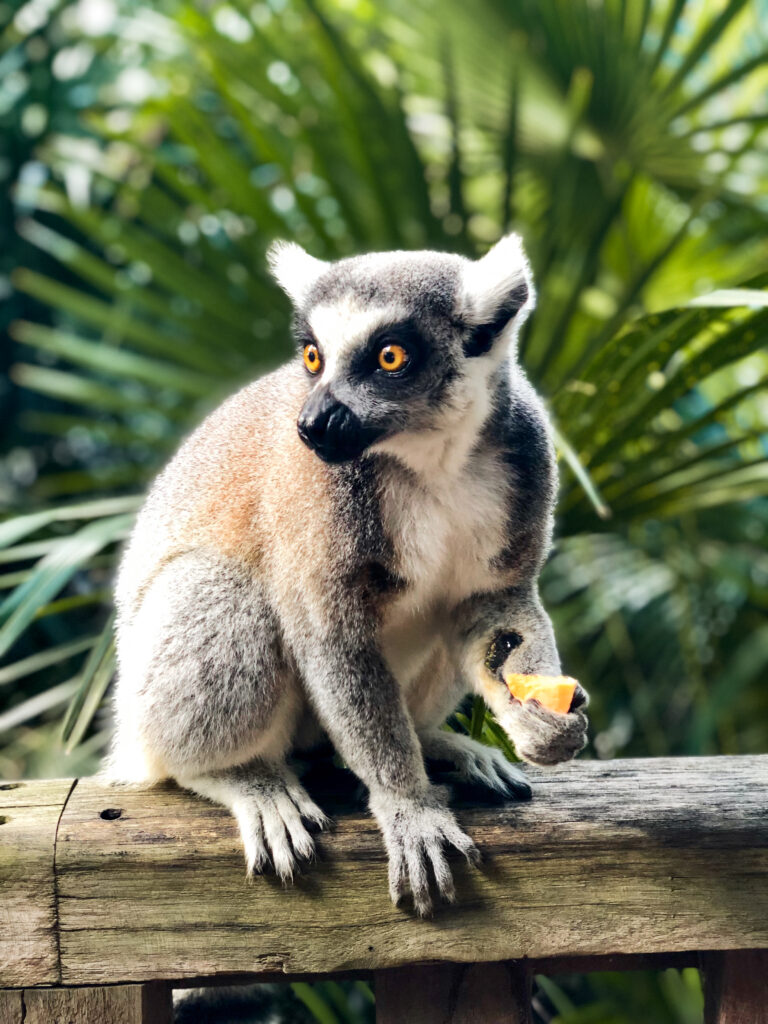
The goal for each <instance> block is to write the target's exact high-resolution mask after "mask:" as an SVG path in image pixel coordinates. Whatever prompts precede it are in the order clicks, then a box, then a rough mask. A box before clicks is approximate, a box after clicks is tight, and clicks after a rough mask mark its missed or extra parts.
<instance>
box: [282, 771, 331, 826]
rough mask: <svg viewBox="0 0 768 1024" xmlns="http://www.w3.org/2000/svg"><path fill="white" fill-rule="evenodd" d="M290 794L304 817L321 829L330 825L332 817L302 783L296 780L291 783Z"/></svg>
mask: <svg viewBox="0 0 768 1024" xmlns="http://www.w3.org/2000/svg"><path fill="white" fill-rule="evenodd" d="M288 794H289V796H290V798H291V800H293V802H294V803H295V804H296V807H297V808H298V811H299V814H300V815H301V816H302V818H306V819H307V821H311V822H312V823H313V824H314V825H316V826H317V827H318V828H319V829H322V828H327V827H328V826H329V825H330V823H331V819H330V818H329V817H328V815H327V814H325V812H324V811H322V810H321V809H320V808H319V807H318V806H317V804H316V803H315V801H314V800H313V799H312V798H311V797H310V795H309V793H307V791H306V789H304V787H303V786H302V785H301V783H299V782H296V783H295V784H294V783H292V784H291V785H289V786H288Z"/></svg>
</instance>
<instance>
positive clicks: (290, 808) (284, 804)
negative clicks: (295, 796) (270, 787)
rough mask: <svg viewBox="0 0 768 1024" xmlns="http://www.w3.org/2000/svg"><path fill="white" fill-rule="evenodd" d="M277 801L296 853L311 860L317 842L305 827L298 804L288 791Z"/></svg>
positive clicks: (303, 858) (278, 809) (304, 858)
mask: <svg viewBox="0 0 768 1024" xmlns="http://www.w3.org/2000/svg"><path fill="white" fill-rule="evenodd" d="M275 803H276V806H277V811H278V813H279V815H280V817H281V818H282V819H283V823H284V825H285V827H286V829H287V830H288V834H289V835H290V837H291V843H292V845H293V850H294V853H295V854H296V856H297V857H299V858H301V859H302V860H310V858H312V857H313V856H314V853H315V844H314V842H313V841H312V836H311V835H310V834H309V832H307V830H306V828H305V827H304V822H303V821H302V820H301V815H300V814H299V811H298V808H297V807H296V804H295V803H294V802H293V800H291V798H290V797H289V796H288V794H287V793H284V794H282V795H281V796H279V797H277V799H276V801H275Z"/></svg>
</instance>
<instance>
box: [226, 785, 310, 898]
mask: <svg viewBox="0 0 768 1024" xmlns="http://www.w3.org/2000/svg"><path fill="white" fill-rule="evenodd" d="M234 812H235V817H236V818H237V822H238V825H239V826H240V835H241V837H242V840H243V847H244V849H245V862H246V866H247V869H248V874H249V875H252V874H254V873H257V874H260V873H261V872H263V871H265V870H266V869H267V868H268V866H269V864H270V863H271V864H272V866H273V867H274V869H275V873H276V874H277V875H278V876H279V877H280V878H281V879H282V880H283V881H284V882H289V881H292V880H293V876H294V874H295V873H296V871H297V868H298V864H299V862H300V861H307V860H311V859H312V858H313V857H314V854H315V843H314V840H313V838H312V835H311V832H310V829H312V830H313V831H317V830H318V829H321V828H323V827H325V826H326V825H327V824H328V818H327V817H326V815H325V814H324V813H323V812H322V811H321V810H320V808H319V807H318V806H317V804H315V803H314V801H313V800H312V799H311V798H310V797H309V794H308V793H307V792H306V790H305V789H304V788H303V786H301V785H299V783H298V782H293V781H292V780H286V781H285V783H284V784H281V785H279V786H274V787H270V788H264V789H261V788H259V789H255V790H251V791H250V792H249V793H248V794H247V795H246V796H243V797H242V798H240V799H239V800H238V802H237V804H236V805H235V807H234Z"/></svg>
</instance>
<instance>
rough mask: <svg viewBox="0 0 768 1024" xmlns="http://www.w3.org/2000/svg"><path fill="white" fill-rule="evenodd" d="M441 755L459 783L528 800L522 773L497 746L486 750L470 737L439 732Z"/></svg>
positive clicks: (529, 794)
mask: <svg viewBox="0 0 768 1024" xmlns="http://www.w3.org/2000/svg"><path fill="white" fill-rule="evenodd" d="M441 739H443V741H444V742H443V744H442V746H443V749H442V750H441V751H440V756H441V757H442V758H443V759H444V760H448V761H450V762H451V763H452V764H453V765H454V767H455V771H456V776H457V777H458V779H459V780H460V781H461V782H465V783H467V784H468V785H470V786H477V785H478V784H479V785H481V786H486V787H487V788H488V789H491V790H493V791H494V792H495V793H500V794H501V795H502V796H506V797H515V798H517V799H518V800H530V798H531V787H530V784H529V782H528V780H527V779H526V777H525V775H524V774H523V773H522V771H521V770H520V769H519V768H517V767H516V766H515V765H514V764H512V763H511V762H510V761H508V760H507V758H506V757H505V756H504V754H503V753H502V752H501V751H500V750H498V749H497V748H496V747H487V746H485V744H483V743H479V742H478V741H477V740H473V739H472V738H471V737H470V736H462V735H460V734H458V733H454V734H453V735H452V734H450V733H441Z"/></svg>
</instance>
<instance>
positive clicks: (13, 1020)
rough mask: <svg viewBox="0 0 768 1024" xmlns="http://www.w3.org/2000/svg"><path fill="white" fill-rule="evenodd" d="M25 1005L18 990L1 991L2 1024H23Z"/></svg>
mask: <svg viewBox="0 0 768 1024" xmlns="http://www.w3.org/2000/svg"><path fill="white" fill-rule="evenodd" d="M23 1020H24V1004H23V1003H22V1001H21V992H20V991H19V990H18V989H8V990H7V991H5V992H3V991H2V990H0V1024H22V1021H23Z"/></svg>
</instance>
